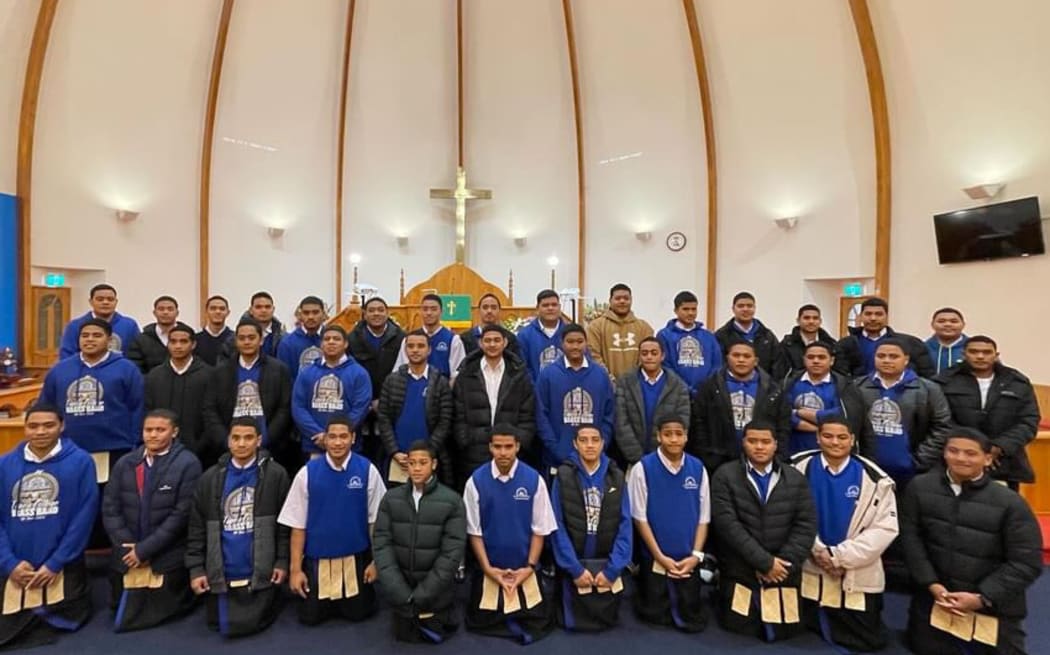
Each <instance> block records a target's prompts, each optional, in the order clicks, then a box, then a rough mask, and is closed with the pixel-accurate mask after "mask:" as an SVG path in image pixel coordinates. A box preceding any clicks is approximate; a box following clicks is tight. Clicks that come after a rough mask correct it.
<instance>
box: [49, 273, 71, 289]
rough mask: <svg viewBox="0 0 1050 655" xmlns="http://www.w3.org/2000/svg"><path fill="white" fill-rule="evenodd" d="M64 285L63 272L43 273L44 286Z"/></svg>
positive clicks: (64, 276) (64, 275)
mask: <svg viewBox="0 0 1050 655" xmlns="http://www.w3.org/2000/svg"><path fill="white" fill-rule="evenodd" d="M65 285H66V274H65V273H45V274H44V286H45V287H63V286H65Z"/></svg>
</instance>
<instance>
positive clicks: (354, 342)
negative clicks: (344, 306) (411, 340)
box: [346, 319, 405, 400]
mask: <svg viewBox="0 0 1050 655" xmlns="http://www.w3.org/2000/svg"><path fill="white" fill-rule="evenodd" d="M404 338H405V331H404V330H402V329H401V328H400V327H398V325H397V323H395V322H393V321H391V320H389V319H387V326H386V332H385V333H383V338H382V339H381V340H380V341H379V350H373V349H372V344H371V342H370V341H369V340H368V324H367V323H365V322H364V321H363V320H361V321H358V322H357V325H355V326H354V329H353V330H351V331H350V334H348V335H346V340H347V350H348V351H349V352H350V356H351V357H353V358H354V359H356V360H357V363H358V364H360V365H361V366H363V367H364V369H365V370H366V371H368V378H369V379H370V380H371V381H372V400H375V399H376V398H379V392H380V390H382V388H383V381H384V380H386V377H387V376H388V375H390V374H391V373H392V372H393V370H394V363H395V362H396V361H397V355H398V353H399V352H400V351H401V342H402V341H403V340H404Z"/></svg>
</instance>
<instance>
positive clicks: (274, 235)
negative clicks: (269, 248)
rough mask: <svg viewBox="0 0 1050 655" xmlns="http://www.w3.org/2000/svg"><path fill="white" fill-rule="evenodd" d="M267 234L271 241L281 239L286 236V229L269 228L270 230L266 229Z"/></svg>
mask: <svg viewBox="0 0 1050 655" xmlns="http://www.w3.org/2000/svg"><path fill="white" fill-rule="evenodd" d="M266 233H267V234H269V235H270V238H271V239H280V238H281V237H283V236H284V228H283V227H268V228H266Z"/></svg>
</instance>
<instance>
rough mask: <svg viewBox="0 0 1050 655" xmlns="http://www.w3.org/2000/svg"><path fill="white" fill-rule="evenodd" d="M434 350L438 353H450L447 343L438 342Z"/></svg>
mask: <svg viewBox="0 0 1050 655" xmlns="http://www.w3.org/2000/svg"><path fill="white" fill-rule="evenodd" d="M434 350H436V351H438V352H439V353H443V352H447V351H448V343H447V342H445V341H438V342H437V345H436V346H434Z"/></svg>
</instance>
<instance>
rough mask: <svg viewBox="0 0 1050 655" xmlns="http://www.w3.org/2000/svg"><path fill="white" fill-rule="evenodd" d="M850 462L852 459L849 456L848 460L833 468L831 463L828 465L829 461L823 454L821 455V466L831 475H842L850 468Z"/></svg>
mask: <svg viewBox="0 0 1050 655" xmlns="http://www.w3.org/2000/svg"><path fill="white" fill-rule="evenodd" d="M849 462H850V457H849V455H847V456H846V459H844V460H842V463H841V464H839V465H838V466H837V467H833V466H832V465H831V464H830V463H828V460H826V459H824V454H823V453H821V455H820V465H821V466H822V467H823V468H824V470H825V471H827V472H828V473H831V474H832V475H838V474H839V473H842V472H843V471H844V470H846V467H847V466H849Z"/></svg>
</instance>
